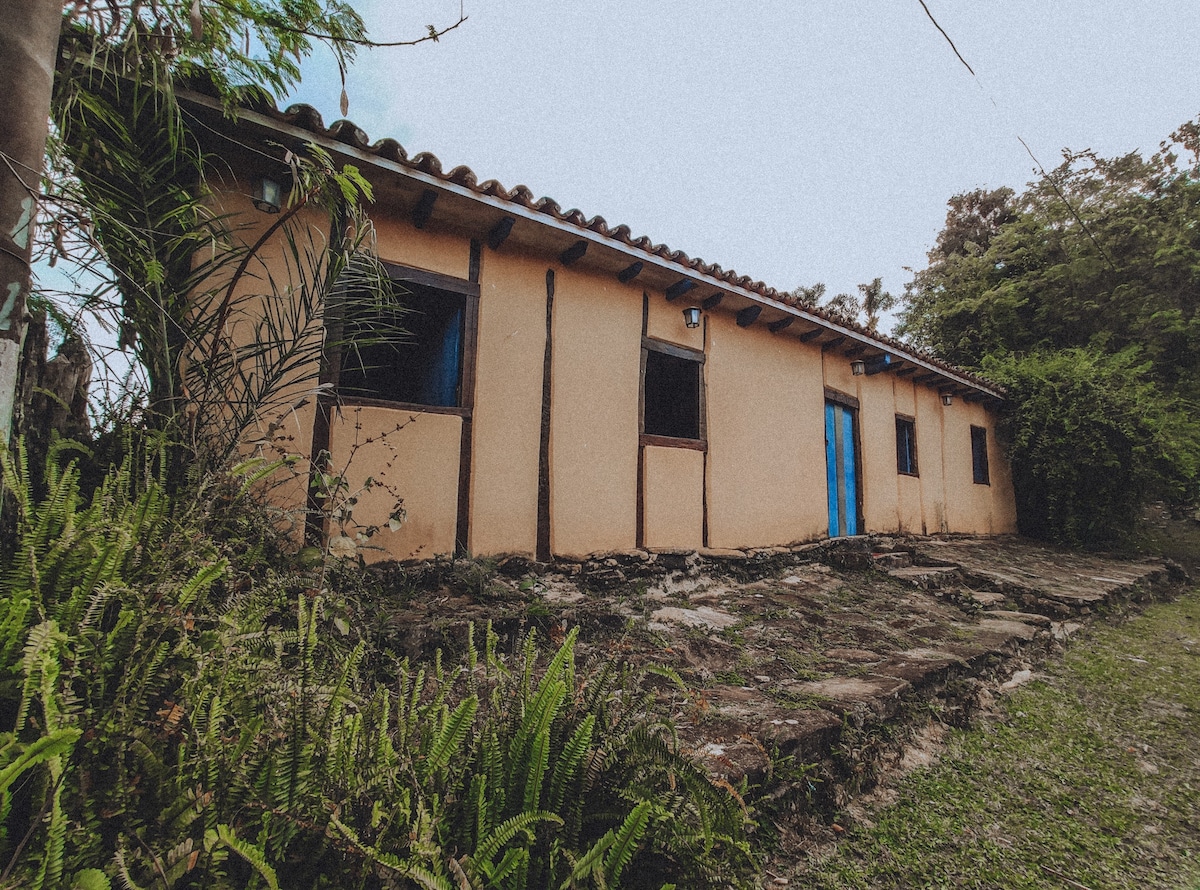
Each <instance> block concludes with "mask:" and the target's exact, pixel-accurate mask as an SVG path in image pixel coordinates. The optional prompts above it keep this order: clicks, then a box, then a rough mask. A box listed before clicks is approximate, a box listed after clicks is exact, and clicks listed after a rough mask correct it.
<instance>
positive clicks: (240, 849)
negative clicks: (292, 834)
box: [204, 823, 279, 890]
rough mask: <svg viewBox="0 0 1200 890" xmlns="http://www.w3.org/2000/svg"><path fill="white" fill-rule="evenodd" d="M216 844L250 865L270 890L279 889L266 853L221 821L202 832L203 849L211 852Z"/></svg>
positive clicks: (277, 879)
mask: <svg viewBox="0 0 1200 890" xmlns="http://www.w3.org/2000/svg"><path fill="white" fill-rule="evenodd" d="M218 845H220V846H224V847H227V848H228V849H229V850H231V851H233V852H234V853H236V854H237V855H238V856H240V857H241V858H242V859H244V860H245V861H246V862H247V864H249V865H250V867H251V868H253V869H254V870H255V871H256V872H258V874H259V875H260V876H261V877H262V879H263V880H264V881H265V882H266V884H267V886H268V887H269V888H270V890H279V878H278V877H277V876H276V874H275V869H273V868H272V867H271V865H270V863H268V862H267V856H266V853H264V852H263V851H262V849H261V848H259V847H257V846H255V845H254V844H252V843H250V842H249V841H246V840H243V839H242V838H240V837H238V836H237V833H236V832H235V831H234V830H233V829H232V828H230V827H229V826H228V825H226V824H224V823H221V824H218V825H217V827H216V828H215V829H209V830H208V831H206V832H205V833H204V849H205V850H206V851H208V852H210V853H211V852H212V851H213V850H214V849H215V848H216V847H217V846H218Z"/></svg>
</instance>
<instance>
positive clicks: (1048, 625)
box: [388, 536, 1185, 812]
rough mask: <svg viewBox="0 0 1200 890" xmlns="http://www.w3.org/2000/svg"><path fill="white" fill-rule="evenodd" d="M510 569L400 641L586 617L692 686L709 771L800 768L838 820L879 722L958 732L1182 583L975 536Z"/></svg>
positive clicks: (457, 593)
mask: <svg viewBox="0 0 1200 890" xmlns="http://www.w3.org/2000/svg"><path fill="white" fill-rule="evenodd" d="M497 568H498V570H499V573H498V575H495V576H493V577H491V578H490V580H489V579H485V578H484V577H483V576H482V575H480V576H479V577H478V579H476V577H475V576H471V580H470V584H471V585H473V586H475V590H474V591H473V592H467V591H464V590H462V589H461V579H460V584H459V585H458V587H457V588H456V586H455V585H453V584H450V585H448V586H447V585H446V584H442V586H441V587H440V588H437V589H435V590H434V591H433V592H432V593H430V594H428V595H426V594H421V595H419V596H412V595H408V596H406V600H405V601H406V606H405V608H403V609H401V610H398V611H395V612H392V613H391V614H390V615H389V619H388V620H389V621H390V622H391V623H392V627H393V628H395V632H394V638H395V639H397V642H398V643H400V645H401V648H406V649H407V650H408V651H409V654H410V655H413V656H421V655H426V656H428V655H430V654H432V650H433V649H434V648H436V647H437V646H440V645H446V644H449V645H451V647H453V645H454V640H456V639H463V638H465V627H466V624H467V623H468V622H470V621H474V622H476V623H482V622H483V621H486V620H491V621H493V623H494V625H495V626H496V628H497V630H498V632H500V633H501V634H502V635H512V636H514V637H515V636H516V635H518V634H519V633H521V632H522V630H523V629H527V628H528V627H530V626H531V625H532V626H540V627H541V628H543V629H544V630H546V631H548V632H549V635H550V637H551V638H552V639H555V638H557V637H558V635H560V634H561V633H562V632H563V631H564V630H565V628H566V627H568V626H571V625H579V626H580V627H581V631H582V632H581V637H580V647H579V648H580V654H581V655H583V656H585V657H586V656H587V655H588V654H589V653H590V654H592V655H596V656H598V657H609V658H623V659H630V660H632V661H634V662H641V663H649V664H658V665H661V666H664V667H669V668H671V669H673V670H674V671H676V672H677V673H678V674H679V675H680V676H681V677H682V679H683V680H684V682H685V683H686V684H687V686H688V687H689V689H690V690H691V695H690V700H689V702H688V703H687V704H686V705H685V706H684V707H683V708H682V709H680V708H679V706H678V700H677V699H675V700H674V704H673V705H672V708H673V710H674V712H673V713H671V714H670V716H671V717H672V718H674V719H675V720H676V722H677V725H678V727H679V732H680V736H681V740H682V741H683V743H684V744H685V745H686V746H687V747H688V749H689V750H691V751H692V752H693V753H694V755H695V756H696V757H697V758H699V759H700V760H701V761H703V762H704V764H705V765H706V766H707V768H708V769H709V770H710V771H711V773H712V774H713V775H714V776H716V777H717V778H719V779H722V780H726V781H729V782H730V783H732V784H737V783H738V782H739V781H741V780H743V779H745V780H748V781H749V782H750V783H751V784H758V783H761V782H763V781H764V779H765V777H766V776H767V775H768V774H769V773H770V772H771V770H772V769H774V768H775V767H776V766H777V765H778V764H781V763H790V764H792V765H793V767H800V768H801V771H802V773H803V774H805V775H809V776H811V777H812V778H813V779H814V782H809V783H807V785H808V788H807V790H806V791H805V792H804V793H806V794H807V795H808V797H807V799H806V802H805V804H804V805H805V806H808V807H809V808H810V809H815V810H820V809H822V807H823V808H824V810H825V811H826V812H828V811H830V810H831V809H834V808H836V807H838V806H842V805H844V804H845V803H846V801H847V799H848V796H849V795H850V794H852V793H853V792H855V791H857V790H861V789H862V788H865V787H869V785H870V784H871V782H872V781H873V779H872V769H873V768H874V765H873V764H872V763H871V762H870V761H871V758H872V757H877V758H878V757H881V756H882V754H881V753H880V749H879V746H877V745H876V746H875V747H872V745H873V744H874V743H871V744H867V743H862V742H861V740H862V739H864V738H871V737H872V736H871V734H872V732H875V735H876V736H883V735H886V733H880V732H876V731H877V730H879V729H880V728H881V727H882V726H884V725H885V724H887V723H888V722H891V721H895V720H897V719H899V718H903V717H905V716H907V715H908V714H909V713H915V712H919V711H921V710H922V709H924V712H925V713H926V714H929V713H936V714H937V716H938V718H939V720H941V721H942V722H944V723H949V724H954V725H963V724H965V723H967V722H968V721H969V719H970V717H971V713H972V711H973V710H974V709H975V708H977V707H978V706H979V703H980V700H981V699H986V697H987V695H989V694H990V693H989V692H988V690H989V689H995V688H999V687H1001V686H1002V685H1003V684H1005V683H1019V682H1023V681H1025V680H1027V679H1028V678H1029V676H1030V673H1029V670H1030V668H1031V667H1032V666H1033V665H1034V664H1035V663H1036V662H1037V660H1038V659H1040V658H1042V657H1044V656H1045V655H1047V654H1048V653H1051V652H1053V651H1054V650H1055V648H1056V647H1058V646H1061V644H1062V643H1063V642H1064V641H1066V640H1067V639H1068V638H1070V637H1071V636H1072V635H1073V634H1074V633H1075V632H1076V631H1077V630H1079V629H1080V627H1082V626H1083V623H1084V622H1086V621H1087V620H1088V617H1089V616H1091V615H1094V614H1096V613H1097V612H1100V611H1103V610H1106V609H1118V608H1120V607H1122V606H1123V605H1125V604H1126V603H1127V602H1128V601H1130V600H1138V599H1142V598H1145V597H1148V596H1150V595H1152V593H1153V590H1154V588H1155V587H1157V586H1160V585H1165V584H1168V583H1171V582H1175V581H1181V580H1183V579H1184V577H1185V575H1184V573H1183V571H1182V570H1181V569H1179V568H1178V567H1175V566H1173V565H1171V564H1169V563H1166V562H1164V561H1161V560H1145V561H1124V560H1118V559H1113V558H1106V557H1103V556H1094V555H1088V554H1079V553H1067V552H1061V551H1056V550H1051V549H1048V548H1044V547H1039V546H1037V545H1035V544H1032V543H1030V542H1028V541H1023V540H1020V539H1016V538H1000V539H997V538H964V537H948V538H888V537H874V536H872V537H858V538H842V539H837V540H833V541H826V542H821V543H818V544H809V545H803V546H797V547H794V548H770V549H766V550H756V551H740V550H732V551H729V550H721V551H700V552H698V553H697V552H690V551H666V552H647V551H641V550H635V551H629V552H624V553H610V554H603V555H600V556H597V557H595V558H592V559H589V560H586V561H584V562H578V563H558V564H555V565H553V566H535V565H534V564H532V563H530V562H529V561H528V560H526V559H523V558H520V557H513V558H510V559H507V560H502V561H500V563H499V565H498V567H497ZM453 570H454V569H453V565H452V564H442V565H440V566H432V567H430V568H429V569H428V571H430V572H437V571H440V572H443V573H444V574H445V573H448V572H452V571H453ZM788 758H791V759H790V760H788ZM804 771H810V772H804ZM780 793H781V794H784V793H787V792H786V790H781V791H780ZM814 796H817V797H821V798H822V799H821V800H818V801H816V804H815V807H814V801H813V797H814Z"/></svg>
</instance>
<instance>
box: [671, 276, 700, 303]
mask: <svg viewBox="0 0 1200 890" xmlns="http://www.w3.org/2000/svg"><path fill="white" fill-rule="evenodd" d="M695 286H696V282H694V281H691V280H689V279H687V278H680V279H679V280H678V281H676V282H675V283H674V284H672V285H671V286H670V287H668V288H667V290H666V295H667V302H668V303H670V302H671V301H673V300H677V299H679V298H680V297H682V296H683V295H684V294H686V293H687V292H688V291H690V290H691V289H692V288H694V287H695Z"/></svg>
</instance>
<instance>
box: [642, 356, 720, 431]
mask: <svg viewBox="0 0 1200 890" xmlns="http://www.w3.org/2000/svg"><path fill="white" fill-rule="evenodd" d="M650 352H657V353H660V354H662V355H669V356H672V357H674V358H678V359H684V360H685V361H690V362H695V363H696V364H697V365H698V368H697V375H698V386H699V392H698V405H697V408H696V410H697V411H698V412H699V417H698V418H697V424H696V426H697V429H698V432H699V435H698V436H697V437H696V438H694V439H692V438H687V437H680V436H660V435H654V434H652V433H647V432H646V356H647V354H648V353H650ZM704 365H705V355H704V351H703V350H700V349H692V348H690V347H687V346H680V345H678V344H676V343H668V342H666V341H665V340H656V339H655V338H653V337H646V336H643V337H642V365H641V371H640V375H639V378H638V380H639V383H638V444H639V445H642V446H645V445H650V446H654V447H659V448H688V449H691V450H693V451H708V400H707V397H706V394H705V389H706V387H705V385H704Z"/></svg>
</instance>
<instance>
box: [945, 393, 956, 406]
mask: <svg viewBox="0 0 1200 890" xmlns="http://www.w3.org/2000/svg"><path fill="white" fill-rule="evenodd" d="M942 404H943V405H945V406H946V407H950V406H951V405H953V404H954V393H952V392H944V393H942Z"/></svg>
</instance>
